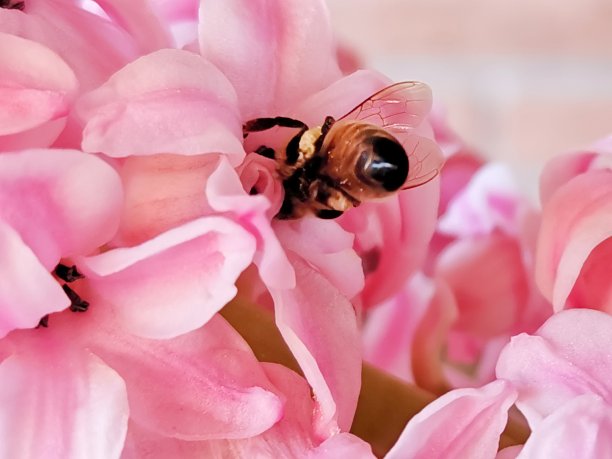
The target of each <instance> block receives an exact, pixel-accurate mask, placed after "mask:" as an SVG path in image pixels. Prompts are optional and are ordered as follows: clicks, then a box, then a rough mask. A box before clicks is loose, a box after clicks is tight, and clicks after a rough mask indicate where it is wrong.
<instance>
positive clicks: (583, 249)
mask: <svg viewBox="0 0 612 459" xmlns="http://www.w3.org/2000/svg"><path fill="white" fill-rule="evenodd" d="M611 177H612V174H611V173H610V172H609V171H606V170H601V171H591V172H588V173H586V174H581V175H579V176H577V177H575V178H574V179H572V180H570V181H569V182H568V183H566V184H565V185H563V186H562V187H561V188H559V189H558V190H557V192H556V193H555V194H554V196H553V197H552V198H551V199H550V200H549V201H548V204H547V205H546V207H545V208H544V210H543V214H542V224H541V227H540V234H539V240H538V251H537V254H536V280H537V283H538V286H539V287H540V289H541V290H542V293H543V294H544V296H545V297H546V298H548V299H549V300H550V301H551V302H552V303H553V306H554V307H555V310H557V311H558V310H560V309H562V308H564V307H565V306H566V301H567V298H568V296H569V294H570V292H571V290H572V288H573V286H574V284H575V283H576V280H577V279H578V276H579V275H580V270H581V269H582V267H583V265H584V263H585V261H586V260H587V258H588V256H589V254H590V253H591V252H593V251H594V250H598V249H597V246H598V245H599V244H600V243H601V242H603V241H605V240H606V239H607V238H609V237H611V236H612V200H611V199H610V198H611V197H612V181H611V180H610V178H611ZM606 279H607V278H605V277H604V278H599V277H598V278H596V279H592V280H591V281H590V282H592V283H593V284H594V285H595V286H596V288H598V289H600V290H599V291H600V292H602V294H604V297H603V298H599V301H598V302H597V303H596V304H592V305H591V304H586V305H579V306H586V307H601V305H606V303H607V298H606V297H608V298H609V293H607V291H608V289H606V288H605V286H606V285H608V282H607V280H606ZM605 307H606V308H607V306H605Z"/></svg>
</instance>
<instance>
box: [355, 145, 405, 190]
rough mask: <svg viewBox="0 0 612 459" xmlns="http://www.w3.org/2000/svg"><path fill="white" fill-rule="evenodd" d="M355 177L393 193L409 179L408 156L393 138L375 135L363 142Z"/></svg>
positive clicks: (356, 164)
mask: <svg viewBox="0 0 612 459" xmlns="http://www.w3.org/2000/svg"><path fill="white" fill-rule="evenodd" d="M361 147H362V148H361V151H360V153H359V157H358V159H357V162H356V163H355V175H356V176H357V177H358V178H359V179H360V180H362V181H363V182H365V183H367V184H369V185H371V186H375V187H379V188H382V189H384V190H385V191H388V192H392V191H396V190H398V189H399V188H400V187H401V186H402V185H403V184H404V182H405V181H406V178H407V177H408V156H407V155H406V150H404V147H402V145H401V144H400V143H399V142H398V141H397V140H395V139H394V138H393V137H391V136H388V137H387V136H381V135H373V136H370V137H367V138H366V139H364V140H363V142H361Z"/></svg>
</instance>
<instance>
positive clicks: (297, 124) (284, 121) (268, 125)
mask: <svg viewBox="0 0 612 459" xmlns="http://www.w3.org/2000/svg"><path fill="white" fill-rule="evenodd" d="M276 126H280V127H288V128H299V129H308V126H307V125H306V124H305V123H303V122H301V121H299V120H294V119H293V118H287V117H284V116H277V117H275V118H255V119H254V120H249V121H247V122H246V123H244V124H243V125H242V135H243V137H245V138H246V136H247V135H249V132H259V131H267V130H268V129H272V128H273V127H276Z"/></svg>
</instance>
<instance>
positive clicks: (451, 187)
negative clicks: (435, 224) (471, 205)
mask: <svg viewBox="0 0 612 459" xmlns="http://www.w3.org/2000/svg"><path fill="white" fill-rule="evenodd" d="M436 141H437V139H436ZM483 163H484V161H483V160H482V159H481V158H479V157H477V156H474V155H471V154H454V155H453V156H451V157H450V158H447V160H446V162H445V163H444V168H443V169H442V172H441V174H440V177H441V179H440V182H441V183H440V215H443V214H444V213H445V212H446V209H447V208H448V205H449V203H450V202H451V201H452V200H453V199H455V197H456V196H457V195H458V194H459V193H460V192H461V191H462V190H463V189H464V188H465V187H466V186H467V185H468V183H470V180H471V179H472V177H473V175H474V174H475V173H476V171H477V170H478V169H480V167H481V166H482V165H483Z"/></svg>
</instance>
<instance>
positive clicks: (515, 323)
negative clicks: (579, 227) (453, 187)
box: [364, 164, 551, 393]
mask: <svg viewBox="0 0 612 459" xmlns="http://www.w3.org/2000/svg"><path fill="white" fill-rule="evenodd" d="M445 173H446V171H444V172H443V174H442V181H443V183H444V174H445ZM447 183H448V182H447ZM536 224H537V214H536V213H535V211H534V210H533V209H532V208H531V207H530V205H529V204H528V203H527V201H526V200H525V199H524V198H523V197H522V196H521V195H520V193H519V192H518V190H517V188H516V186H515V185H514V182H513V180H512V177H511V176H510V175H509V173H508V171H507V170H506V169H504V168H503V167H502V166H500V165H495V164H490V165H487V166H482V167H481V168H480V169H478V171H477V172H476V173H475V174H474V175H473V176H472V178H471V180H470V181H469V183H468V184H467V185H466V186H465V187H463V188H459V191H458V192H457V193H456V195H454V196H452V199H450V200H449V201H448V203H447V207H446V211H445V212H444V213H443V214H442V215H441V217H440V220H439V223H438V229H437V233H436V237H437V239H436V240H435V242H434V244H432V247H431V252H430V254H429V257H430V258H429V260H428V263H427V265H426V266H425V267H424V269H426V270H430V271H431V279H428V278H427V277H425V276H422V275H419V276H417V277H415V278H414V279H413V280H412V281H411V282H410V283H408V284H407V285H406V286H404V288H403V289H402V290H400V291H399V292H398V293H396V295H397V296H396V297H395V298H394V299H392V300H390V301H387V302H385V303H384V304H383V305H381V306H380V310H377V311H373V312H372V313H371V314H369V316H368V317H367V320H366V325H365V333H364V343H365V348H366V350H365V356H366V358H367V359H368V360H369V361H370V362H372V363H374V364H376V365H378V366H381V367H382V368H385V369H387V370H388V371H392V372H393V373H395V374H397V375H398V376H400V377H402V378H404V379H406V380H408V381H415V382H417V383H418V384H419V385H421V386H422V387H426V388H427V389H429V390H431V391H434V392H437V393H441V392H444V391H445V390H446V388H447V387H448V384H449V383H450V385H451V386H455V387H457V386H459V387H461V386H466V385H467V386H471V385H481V384H483V383H486V382H488V381H491V380H493V379H494V368H495V363H496V360H497V355H498V354H499V352H500V350H501V348H502V347H503V345H504V344H505V343H506V342H507V340H508V339H509V338H510V336H512V335H513V334H515V333H519V332H521V331H533V330H535V329H536V328H537V327H538V326H539V325H540V324H541V323H542V322H543V321H544V320H545V319H546V317H548V315H550V313H551V310H550V306H549V305H547V303H546V302H545V301H544V300H543V299H542V298H541V297H540V295H539V293H538V292H537V290H536V289H535V286H534V283H533V280H532V274H531V273H532V269H531V265H530V260H531V259H532V254H533V252H534V243H533V239H534V236H533V234H534V231H533V230H534V227H535V226H536ZM462 368H470V371H469V373H470V376H469V377H468V376H467V375H466V374H465V371H462V370H461V369H462Z"/></svg>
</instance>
